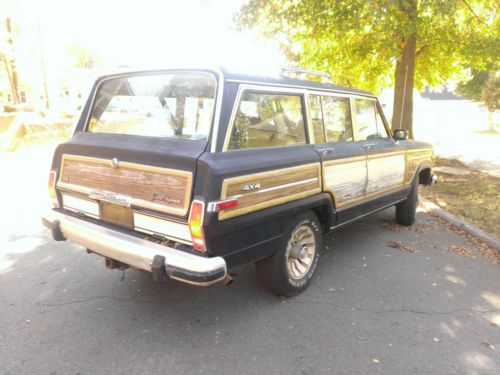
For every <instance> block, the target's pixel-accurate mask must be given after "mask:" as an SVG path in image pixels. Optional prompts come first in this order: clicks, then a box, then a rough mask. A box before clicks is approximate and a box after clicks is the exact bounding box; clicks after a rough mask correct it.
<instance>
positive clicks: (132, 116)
mask: <svg viewBox="0 0 500 375" xmlns="http://www.w3.org/2000/svg"><path fill="white" fill-rule="evenodd" d="M216 86H217V84H216V81H215V78H214V77H213V76H212V75H211V74H208V73H202V72H196V73H195V72H193V73H191V72H182V73H162V74H148V75H133V76H125V77H119V78H113V79H109V80H106V81H104V82H103V83H102V84H101V85H100V86H99V89H98V91H97V94H96V97H95V101H94V105H93V108H92V112H91V114H90V117H89V122H88V126H87V131H88V132H90V133H116V134H134V135H144V136H154V137H169V138H183V139H195V140H207V138H208V134H209V131H210V125H211V124H212V117H213V113H214V104H215V90H216Z"/></svg>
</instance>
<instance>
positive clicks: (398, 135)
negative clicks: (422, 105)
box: [392, 129, 408, 141]
mask: <svg viewBox="0 0 500 375" xmlns="http://www.w3.org/2000/svg"><path fill="white" fill-rule="evenodd" d="M392 138H394V140H396V141H405V140H407V139H408V131H407V130H406V129H396V130H394V132H393V133H392Z"/></svg>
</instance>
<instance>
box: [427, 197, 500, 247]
mask: <svg viewBox="0 0 500 375" xmlns="http://www.w3.org/2000/svg"><path fill="white" fill-rule="evenodd" d="M419 203H420V205H421V206H422V207H423V208H424V209H425V210H426V211H427V212H431V213H433V214H435V215H436V216H439V217H440V218H442V219H444V220H446V221H448V222H449V223H451V224H453V225H454V226H456V227H458V228H460V229H463V230H464V231H466V232H467V233H469V234H470V235H472V236H474V237H476V238H477V239H479V240H481V241H483V242H484V243H485V244H487V245H488V246H490V247H492V248H494V249H495V250H497V251H500V240H499V239H498V238H496V237H495V236H493V235H491V234H488V233H486V232H485V231H483V230H482V229H479V228H478V227H476V226H475V225H472V224H471V223H468V222H467V221H465V220H462V219H460V218H458V217H456V216H455V215H453V214H451V213H449V212H448V211H446V210H444V209H442V208H441V207H439V206H438V205H436V204H434V203H432V202H431V201H429V200H427V199H425V198H422V197H419Z"/></svg>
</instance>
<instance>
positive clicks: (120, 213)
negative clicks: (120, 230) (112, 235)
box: [100, 202, 134, 229]
mask: <svg viewBox="0 0 500 375" xmlns="http://www.w3.org/2000/svg"><path fill="white" fill-rule="evenodd" d="M100 218H101V220H102V221H105V222H108V223H111V224H116V225H120V226H122V227H126V228H130V229H133V228H134V214H133V212H132V210H131V209H130V208H128V207H123V206H119V205H117V204H113V203H108V202H101V203H100Z"/></svg>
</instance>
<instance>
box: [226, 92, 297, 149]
mask: <svg viewBox="0 0 500 375" xmlns="http://www.w3.org/2000/svg"><path fill="white" fill-rule="evenodd" d="M304 143H306V136H305V129H304V117H303V111H302V99H301V97H300V96H299V95H280V94H268V93H254V92H245V93H244V94H243V96H242V98H241V101H240V103H239V105H238V111H237V113H236V118H235V119H234V124H233V128H232V132H231V137H230V139H229V145H228V149H229V150H238V149H246V148H259V147H277V146H286V145H293V144H304Z"/></svg>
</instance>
